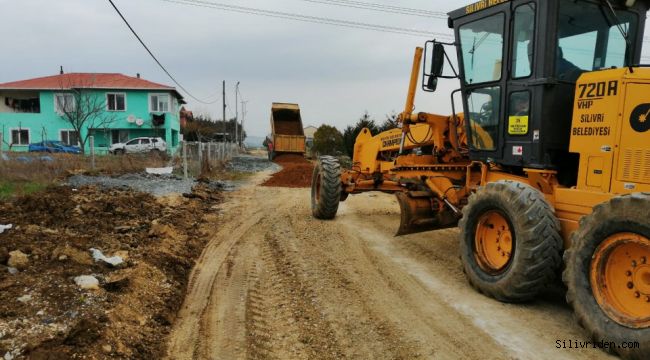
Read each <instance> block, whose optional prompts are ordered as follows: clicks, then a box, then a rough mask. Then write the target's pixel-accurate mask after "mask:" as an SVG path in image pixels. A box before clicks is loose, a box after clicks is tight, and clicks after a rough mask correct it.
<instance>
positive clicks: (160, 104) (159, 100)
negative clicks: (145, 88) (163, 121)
mask: <svg viewBox="0 0 650 360" xmlns="http://www.w3.org/2000/svg"><path fill="white" fill-rule="evenodd" d="M150 99H151V102H150V103H151V112H158V113H161V112H169V107H170V106H169V102H170V98H169V95H168V94H154V95H151V97H150Z"/></svg>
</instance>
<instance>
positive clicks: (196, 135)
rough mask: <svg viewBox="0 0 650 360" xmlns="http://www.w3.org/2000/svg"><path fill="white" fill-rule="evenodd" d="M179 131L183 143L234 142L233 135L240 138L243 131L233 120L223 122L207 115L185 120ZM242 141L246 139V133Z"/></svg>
mask: <svg viewBox="0 0 650 360" xmlns="http://www.w3.org/2000/svg"><path fill="white" fill-rule="evenodd" d="M235 129H237V130H235ZM181 131H182V133H183V139H184V140H185V141H199V142H211V141H223V140H224V138H225V140H226V141H235V134H237V137H239V136H241V135H240V134H242V131H243V129H242V126H241V124H240V123H239V122H237V121H236V120H235V118H232V119H230V120H228V121H225V122H224V121H223V120H216V119H212V118H211V117H210V116H209V115H195V116H194V117H193V118H191V119H188V120H187V123H186V124H185V126H184V127H182V129H181ZM242 139H246V131H244V133H243V137H242Z"/></svg>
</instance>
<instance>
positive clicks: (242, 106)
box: [239, 100, 248, 147]
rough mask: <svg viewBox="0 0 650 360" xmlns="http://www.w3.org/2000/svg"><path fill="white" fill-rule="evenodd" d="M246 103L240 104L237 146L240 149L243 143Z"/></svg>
mask: <svg viewBox="0 0 650 360" xmlns="http://www.w3.org/2000/svg"><path fill="white" fill-rule="evenodd" d="M246 103H248V101H244V100H242V102H241V113H242V114H241V134H240V136H239V146H240V147H241V146H242V145H243V142H244V121H246Z"/></svg>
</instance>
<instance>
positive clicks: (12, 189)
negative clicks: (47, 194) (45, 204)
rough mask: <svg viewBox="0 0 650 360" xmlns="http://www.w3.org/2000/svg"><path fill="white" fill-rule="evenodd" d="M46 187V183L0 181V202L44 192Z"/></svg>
mask: <svg viewBox="0 0 650 360" xmlns="http://www.w3.org/2000/svg"><path fill="white" fill-rule="evenodd" d="M48 185H49V184H48V183H42V182H34V181H28V182H21V181H0V200H4V199H8V198H11V197H13V196H21V195H29V194H33V193H37V192H40V191H43V190H45V188H47V187H48Z"/></svg>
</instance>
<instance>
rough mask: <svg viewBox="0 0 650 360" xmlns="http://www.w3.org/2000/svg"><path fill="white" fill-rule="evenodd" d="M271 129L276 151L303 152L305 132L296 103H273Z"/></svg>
mask: <svg viewBox="0 0 650 360" xmlns="http://www.w3.org/2000/svg"><path fill="white" fill-rule="evenodd" d="M271 131H272V134H273V145H274V151H275V152H276V153H304V152H305V140H306V138H305V132H304V130H303V126H302V118H301V117H300V107H299V106H298V105H297V104H284V103H273V106H272V107H271Z"/></svg>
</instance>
